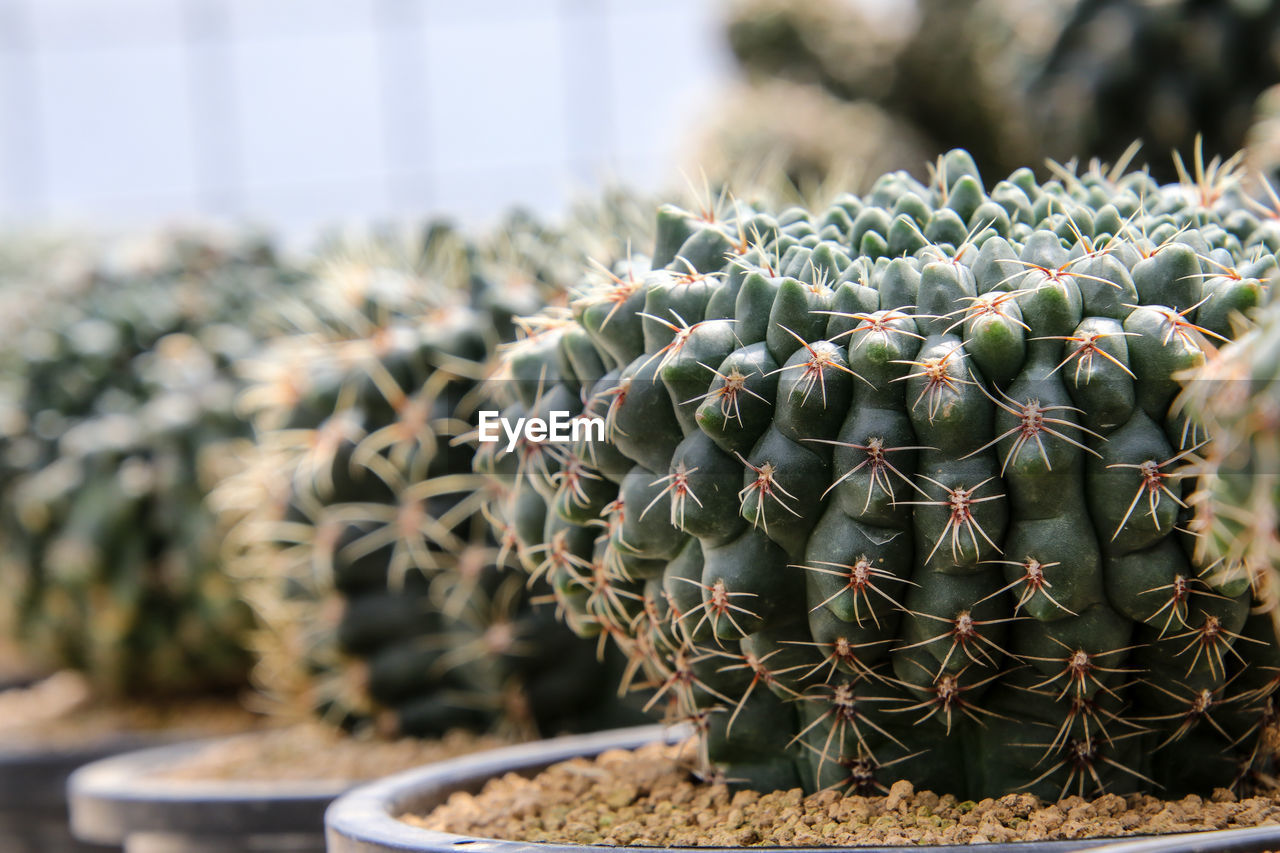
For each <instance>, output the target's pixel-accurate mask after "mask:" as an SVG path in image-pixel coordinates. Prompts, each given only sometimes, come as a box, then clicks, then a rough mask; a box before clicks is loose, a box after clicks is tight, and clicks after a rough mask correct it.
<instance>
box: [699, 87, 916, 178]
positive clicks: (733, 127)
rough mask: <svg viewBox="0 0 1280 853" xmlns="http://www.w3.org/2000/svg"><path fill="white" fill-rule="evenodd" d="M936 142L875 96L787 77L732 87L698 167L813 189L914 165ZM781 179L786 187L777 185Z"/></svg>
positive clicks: (703, 143)
mask: <svg viewBox="0 0 1280 853" xmlns="http://www.w3.org/2000/svg"><path fill="white" fill-rule="evenodd" d="M931 147H932V146H931V143H926V142H925V141H924V140H923V139H920V138H919V136H918V134H917V132H916V131H915V130H914V129H913V128H912V127H911V126H910V125H909V124H907V123H905V122H903V121H901V120H900V119H898V118H897V117H895V116H894V115H893V114H892V113H889V112H887V111H885V110H883V109H881V108H880V107H879V106H877V105H875V104H873V103H871V102H869V101H859V102H852V103H851V102H848V101H843V100H840V99H839V98H836V97H835V96H834V95H831V94H829V93H828V92H826V91H824V90H823V89H820V88H818V87H817V86H805V85H801V84H797V83H788V82H783V81H772V82H764V83H761V84H759V85H752V86H743V87H740V88H736V89H734V90H732V91H730V92H728V93H727V94H726V95H725V97H724V98H723V99H721V101H720V106H719V108H718V109H717V110H716V113H715V115H714V117H713V119H712V121H711V124H710V125H709V126H708V127H706V128H704V129H703V131H702V134H701V135H700V137H699V138H698V139H697V140H696V141H695V142H694V145H693V156H692V161H691V170H690V171H691V173H693V174H697V173H698V172H699V171H701V172H702V173H703V174H705V175H707V177H708V178H709V179H710V180H713V181H725V182H727V183H729V184H731V185H733V186H741V185H744V184H747V185H750V186H752V187H754V188H755V189H756V190H757V191H774V192H783V193H785V192H791V193H792V194H794V193H795V192H796V191H797V190H798V191H799V192H800V193H801V194H812V193H814V192H817V191H819V190H820V189H821V188H822V187H823V186H837V187H840V188H842V189H847V188H849V187H850V186H857V185H858V184H857V182H858V181H865V182H867V185H868V186H869V185H870V182H871V181H872V180H874V179H875V178H876V176H878V175H880V174H882V173H884V172H890V171H894V170H896V169H902V168H908V167H915V166H916V165H917V164H919V163H921V162H923V161H924V159H926V158H927V157H928V154H929V151H930V150H931ZM779 181H781V182H785V183H784V185H783V186H780V187H779V186H771V185H770V184H777V183H778V182H779Z"/></svg>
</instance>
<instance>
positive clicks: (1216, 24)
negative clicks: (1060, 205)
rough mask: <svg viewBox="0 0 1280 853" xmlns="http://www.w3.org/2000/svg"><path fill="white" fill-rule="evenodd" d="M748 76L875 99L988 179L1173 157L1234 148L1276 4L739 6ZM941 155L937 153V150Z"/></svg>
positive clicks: (1276, 20) (1279, 39) (945, 0)
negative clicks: (1132, 151) (1042, 167)
mask: <svg viewBox="0 0 1280 853" xmlns="http://www.w3.org/2000/svg"><path fill="white" fill-rule="evenodd" d="M728 37H729V43H730V45H731V47H732V48H733V50H734V53H735V55H736V56H737V57H738V59H739V62H740V63H741V64H742V66H743V68H744V70H745V71H746V73H747V76H748V79H751V80H753V81H756V82H759V81H760V80H761V79H765V78H767V77H771V76H773V77H783V78H786V79H791V80H798V81H803V82H809V83H814V84H818V85H821V86H823V87H824V88H826V89H827V90H828V91H830V92H832V93H833V94H835V95H836V96H837V97H840V98H844V99H847V100H853V101H864V100H869V101H872V102H874V103H877V104H879V105H880V106H881V107H882V108H883V109H884V110H886V111H887V112H889V113H891V114H893V115H895V116H898V117H900V119H901V120H902V121H905V122H909V123H910V124H913V125H915V126H916V127H917V128H918V135H919V136H920V137H923V138H926V139H929V140H932V141H933V142H934V143H935V144H936V146H938V150H939V151H941V150H944V149H946V148H950V147H953V146H960V145H963V146H965V147H966V148H968V149H969V150H970V151H971V152H972V153H973V156H974V157H975V159H976V160H977V161H978V163H979V165H981V166H982V167H983V168H985V169H990V170H993V171H1000V172H1005V171H1010V170H1012V169H1015V168H1017V167H1018V166H1020V165H1023V164H1038V163H1040V162H1041V161H1043V160H1044V159H1045V158H1046V157H1052V158H1055V159H1059V160H1066V159H1068V158H1078V159H1079V160H1080V161H1082V162H1083V161H1086V160H1088V159H1090V158H1092V157H1100V158H1102V159H1105V160H1111V159H1115V158H1117V157H1119V156H1120V155H1121V153H1122V152H1124V151H1125V150H1126V149H1127V148H1128V146H1129V144H1130V143H1132V142H1133V141H1134V140H1135V139H1141V140H1142V141H1143V142H1144V145H1145V148H1146V150H1147V151H1148V152H1150V153H1151V158H1152V160H1151V166H1152V169H1153V174H1155V175H1156V177H1158V178H1160V179H1162V180H1169V179H1172V178H1173V177H1174V175H1173V173H1172V171H1171V169H1170V168H1169V165H1168V159H1167V153H1168V152H1169V151H1171V150H1177V151H1180V152H1181V153H1182V154H1183V156H1184V157H1189V156H1190V154H1191V149H1192V147H1193V143H1194V140H1195V138H1196V136H1197V135H1201V136H1203V138H1204V146H1205V151H1206V152H1207V153H1208V154H1209V155H1211V156H1212V155H1222V156H1224V157H1225V156H1228V155H1230V154H1233V153H1235V151H1237V150H1238V149H1239V148H1241V147H1242V146H1243V145H1244V142H1245V134H1246V130H1247V128H1248V126H1249V115H1250V111H1251V109H1252V108H1253V104H1254V101H1255V99H1256V98H1257V97H1258V95H1259V94H1260V93H1261V92H1262V91H1263V90H1264V89H1265V88H1266V87H1268V86H1270V85H1273V84H1276V83H1280V0H917V2H916V3H915V4H914V8H912V7H910V6H903V7H902V11H901V12H898V13H897V14H889V13H888V12H883V13H882V14H881V15H879V16H877V15H874V14H872V13H871V12H870V11H869V10H867V9H861V8H860V7H859V4H857V3H855V2H849V1H848V0H819V2H816V3H792V2H788V0H743V1H742V2H738V3H736V4H734V6H733V7H732V10H731V13H730V20H729V24H728ZM935 153H936V152H935Z"/></svg>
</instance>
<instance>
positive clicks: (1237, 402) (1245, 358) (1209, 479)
mask: <svg viewBox="0 0 1280 853" xmlns="http://www.w3.org/2000/svg"><path fill="white" fill-rule="evenodd" d="M1271 203H1272V205H1273V206H1274V207H1270V208H1268V207H1261V210H1262V212H1264V213H1267V214H1269V215H1270V216H1272V217H1278V216H1280V199H1277V198H1276V197H1275V196H1274V195H1273V196H1272V198H1271ZM1237 321H1238V323H1239V324H1240V325H1241V326H1242V327H1244V330H1243V331H1242V332H1241V333H1240V334H1239V336H1238V337H1237V338H1236V339H1235V340H1233V341H1231V342H1230V343H1228V344H1226V345H1224V346H1223V347H1222V348H1221V349H1220V350H1218V351H1216V352H1214V353H1213V354H1212V355H1211V356H1210V357H1209V359H1208V360H1207V361H1206V363H1205V364H1204V365H1203V366H1201V367H1199V368H1198V369H1196V370H1194V371H1192V372H1191V373H1190V374H1188V376H1187V377H1186V381H1185V388H1184V390H1183V392H1182V395H1181V397H1180V399H1179V405H1180V406H1182V407H1184V408H1185V409H1186V411H1187V413H1188V414H1189V415H1190V417H1191V418H1192V420H1193V421H1194V422H1195V423H1196V424H1198V425H1200V427H1201V428H1202V429H1204V430H1206V431H1208V432H1209V433H1210V434H1212V435H1213V437H1214V440H1213V442H1212V443H1210V444H1209V445H1207V446H1206V448H1205V449H1204V450H1203V451H1202V452H1201V454H1200V456H1201V458H1200V460H1199V463H1198V472H1199V474H1200V479H1199V484H1200V488H1199V490H1198V491H1197V492H1196V493H1195V494H1193V495H1192V496H1191V497H1190V498H1189V499H1188V503H1189V504H1190V505H1191V506H1192V507H1193V509H1194V511H1195V517H1194V518H1193V519H1192V521H1191V523H1190V526H1191V527H1192V529H1193V530H1195V531H1196V532H1197V533H1198V534H1199V536H1198V540H1197V543H1198V552H1197V556H1198V557H1199V559H1200V560H1201V562H1203V563H1206V564H1210V565H1212V566H1213V567H1214V571H1217V572H1220V573H1222V574H1225V575H1244V576H1247V577H1250V578H1251V579H1252V581H1253V585H1254V587H1255V592H1256V595H1257V598H1258V601H1259V605H1260V609H1261V610H1262V611H1263V612H1267V613H1269V614H1270V616H1271V618H1272V619H1273V620H1275V621H1276V625H1277V631H1280V597H1278V596H1280V578H1277V577H1276V572H1277V570H1280V517H1278V516H1277V512H1278V509H1277V508H1278V507H1280V441H1278V440H1277V436H1280V376H1277V369H1278V368H1280V362H1278V361H1277V355H1278V352H1280V351H1278V349H1277V348H1278V347H1280V302H1277V301H1276V299H1275V298H1274V294H1271V299H1270V301H1269V303H1268V304H1267V305H1266V306H1264V307H1261V308H1259V309H1257V310H1256V312H1254V313H1251V315H1250V317H1248V318H1246V317H1244V316H1241V317H1239V318H1237Z"/></svg>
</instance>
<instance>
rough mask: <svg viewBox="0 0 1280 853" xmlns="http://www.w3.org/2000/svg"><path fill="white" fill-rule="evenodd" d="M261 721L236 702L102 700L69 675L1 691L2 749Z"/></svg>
mask: <svg viewBox="0 0 1280 853" xmlns="http://www.w3.org/2000/svg"><path fill="white" fill-rule="evenodd" d="M262 724H263V723H262V717H261V716H259V715H256V714H251V713H250V712H249V711H246V710H245V709H244V708H243V707H241V706H240V704H239V703H238V702H236V701H235V700H234V699H228V698H219V699H207V698H199V699H196V698H191V699H180V700H170V701H166V702H136V703H123V702H102V701H101V700H98V699H95V697H94V696H93V694H92V692H91V691H90V690H89V687H88V685H87V684H86V683H85V681H84V679H83V678H81V677H80V676H79V675H76V674H74V673H70V672H61V673H57V674H55V675H51V676H49V677H48V678H45V679H44V680H42V681H37V682H36V683H34V684H32V685H31V686H29V687H22V688H11V689H9V690H3V691H0V748H3V747H4V746H5V745H6V744H16V745H18V746H21V747H23V748H28V747H31V746H33V745H37V744H44V745H47V746H50V747H68V746H78V745H83V744H86V743H91V742H93V741H95V740H99V739H102V738H105V737H110V736H113V735H122V734H143V733H159V732H174V733H177V734H181V735H182V736H188V735H189V736H191V737H203V736H213V735H220V734H235V733H238V732H243V731H246V730H248V729H252V728H255V727H260V726H261V725H262Z"/></svg>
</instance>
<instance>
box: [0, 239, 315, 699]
mask: <svg viewBox="0 0 1280 853" xmlns="http://www.w3.org/2000/svg"><path fill="white" fill-rule="evenodd" d="M59 258H60V260H58V261H57V262H54V263H50V264H49V265H47V266H45V265H42V266H39V267H37V268H36V270H35V271H32V272H30V273H28V274H26V275H17V274H15V275H14V276H13V278H12V279H11V285H10V287H9V288H6V294H5V296H6V304H7V305H8V306H9V307H11V308H13V309H14V314H10V315H9V316H7V317H6V319H7V320H9V321H12V322H13V326H12V332H13V333H12V334H11V335H6V336H4V337H5V344H4V352H3V353H2V354H0V362H3V363H4V364H5V366H6V370H5V373H6V376H5V378H6V380H7V381H5V382H4V383H2V384H3V385H4V388H3V391H0V393H3V394H4V396H5V398H6V399H5V401H4V402H3V403H0V409H2V410H3V411H4V413H5V414H4V417H3V419H2V420H3V424H2V429H0V460H2V461H0V472H2V473H3V486H2V487H0V533H2V535H0V539H2V542H3V544H2V546H0V578H2V579H3V583H4V586H5V589H6V591H7V592H6V595H5V596H4V601H3V606H2V607H0V610H3V615H0V625H2V626H3V628H4V630H5V632H6V633H7V634H8V635H9V636H11V637H13V638H14V639H15V640H16V641H17V642H18V643H19V645H20V646H21V648H22V649H23V651H24V652H25V653H27V654H29V655H30V656H31V658H32V663H33V664H35V665H39V666H44V667H72V668H76V669H81V670H84V671H85V673H86V675H87V676H88V677H89V679H90V681H91V683H92V684H93V685H94V686H95V688H97V689H98V690H99V691H100V692H101V693H102V694H103V695H107V696H121V695H133V694H138V693H143V692H148V693H175V692H186V691H203V690H212V689H225V688H234V687H236V686H238V685H240V684H242V683H243V681H244V678H245V676H246V673H247V668H248V654H247V652H246V651H245V649H244V645H243V644H244V640H245V635H246V633H247V631H248V629H249V627H250V614H249V611H248V609H247V608H246V607H245V606H244V605H243V603H242V602H240V601H239V600H238V598H237V596H236V593H235V590H234V588H233V587H232V585H231V584H230V582H229V580H228V579H227V578H226V577H225V575H224V574H223V573H222V572H221V571H220V568H219V565H218V560H217V551H218V533H217V530H216V526H215V523H214V519H213V515H212V514H211V513H210V512H208V511H207V510H206V509H205V507H204V505H203V501H204V497H205V494H206V491H207V490H208V489H209V488H210V487H211V486H212V483H213V482H214V481H215V480H216V479H217V477H218V476H220V471H221V469H222V468H223V466H224V464H225V462H226V457H225V455H224V454H223V453H222V447H223V443H224V442H225V441H227V440H228V439H230V438H232V437H234V436H236V435H239V434H242V432H243V427H242V426H241V425H240V423H239V422H238V420H237V419H236V418H235V416H234V413H233V411H232V401H233V398H234V394H235V381H234V378H233V376H232V375H231V372H230V369H229V368H230V364H231V362H232V361H233V360H234V359H236V358H238V357H239V356H240V355H241V354H243V353H244V352H245V351H247V350H248V349H249V348H250V347H251V346H252V345H253V343H254V337H255V334H256V333H261V332H263V329H261V328H260V327H258V326H257V325H256V321H254V320H253V315H254V312H255V306H256V305H257V304H258V300H260V299H266V298H269V296H270V294H272V293H275V292H278V291H279V290H281V289H282V288H284V287H285V286H287V283H288V282H289V280H290V279H291V277H292V276H293V275H294V273H293V272H292V271H291V270H290V268H289V266H288V265H287V264H282V263H281V262H280V261H279V260H277V258H276V257H275V255H274V253H273V251H272V250H271V248H270V247H269V246H268V245H267V244H265V243H263V242H262V241H261V240H260V239H259V238H256V237H252V238H249V237H242V236H235V235H226V236H219V235H216V234H210V235H202V236H197V235H157V236H155V237H151V238H147V239H146V240H140V241H128V242H125V241H120V242H116V243H112V244H110V245H108V246H106V247H105V249H104V248H102V247H100V246H97V245H93V244H90V245H88V246H86V247H84V248H83V251H81V250H80V249H75V248H73V249H72V250H71V251H70V256H68V255H67V254H60V255H59ZM19 318H20V319H19Z"/></svg>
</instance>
